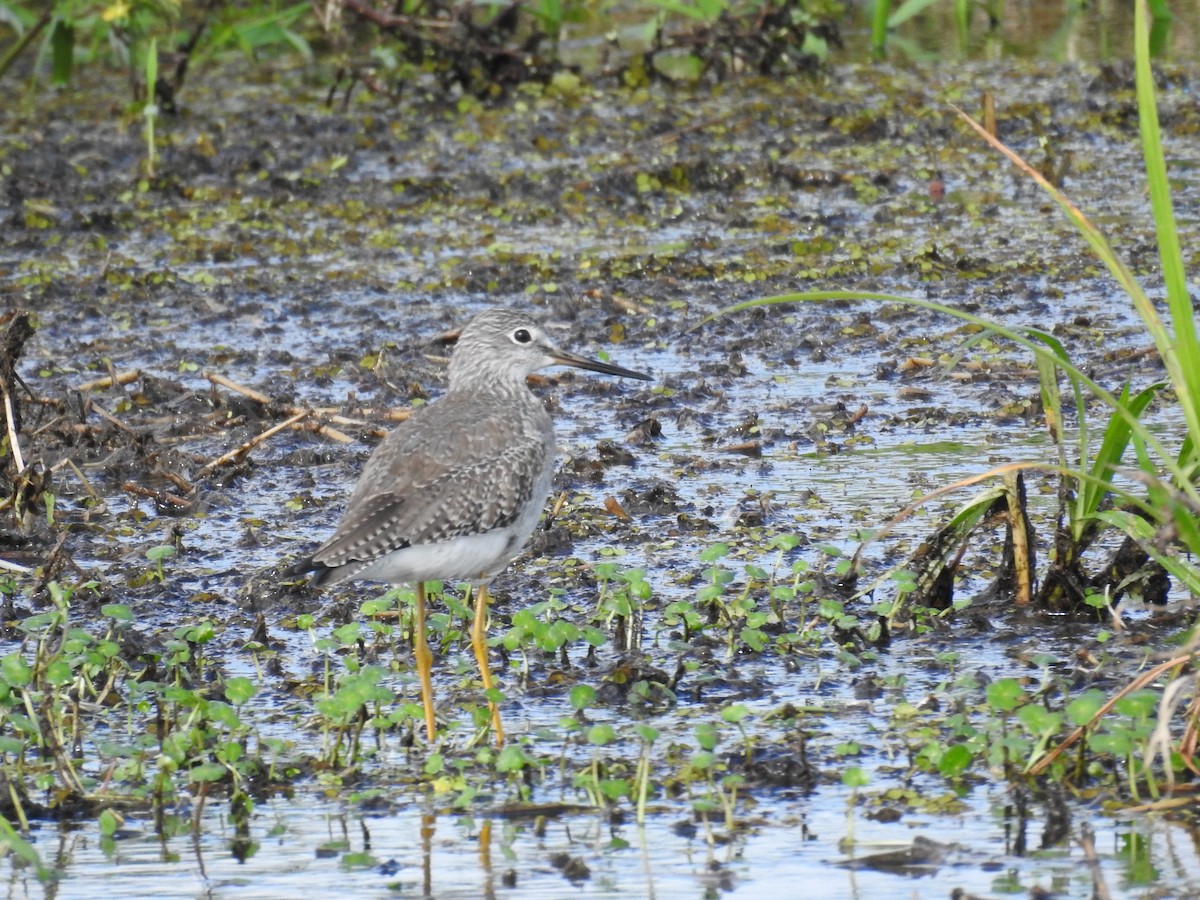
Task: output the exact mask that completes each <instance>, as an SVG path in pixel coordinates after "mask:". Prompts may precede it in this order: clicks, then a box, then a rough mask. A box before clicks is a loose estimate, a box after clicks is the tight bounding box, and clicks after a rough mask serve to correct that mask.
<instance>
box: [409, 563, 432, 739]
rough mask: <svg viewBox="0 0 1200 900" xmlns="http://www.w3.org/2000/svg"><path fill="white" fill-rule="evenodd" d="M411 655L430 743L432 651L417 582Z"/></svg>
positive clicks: (422, 589) (422, 592)
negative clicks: (426, 631) (415, 615)
mask: <svg viewBox="0 0 1200 900" xmlns="http://www.w3.org/2000/svg"><path fill="white" fill-rule="evenodd" d="M413 656H414V657H416V660H417V677H418V678H419V679H421V702H422V703H423V704H425V729H426V730H427V731H428V732H429V741H430V743H432V742H433V741H434V739H435V738H436V736H437V724H436V723H435V722H434V720H433V677H432V675H431V674H430V673H431V672H432V670H433V651H431V650H430V649H429V640H428V638H427V637H426V636H425V585H424V584H423V583H421V582H418V583H417V622H416V628H415V630H414V632H413Z"/></svg>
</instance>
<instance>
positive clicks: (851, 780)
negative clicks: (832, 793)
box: [842, 766, 871, 788]
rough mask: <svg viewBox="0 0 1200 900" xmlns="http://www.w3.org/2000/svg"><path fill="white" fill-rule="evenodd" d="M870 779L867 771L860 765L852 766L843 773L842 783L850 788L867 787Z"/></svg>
mask: <svg viewBox="0 0 1200 900" xmlns="http://www.w3.org/2000/svg"><path fill="white" fill-rule="evenodd" d="M870 781H871V779H869V778H868V777H867V773H866V772H865V771H863V770H862V768H861V767H859V766H851V767H850V768H848V769H847V770H846V771H845V772H843V773H842V784H844V785H845V786H846V787H848V788H860V787H866V786H867V785H868V784H870Z"/></svg>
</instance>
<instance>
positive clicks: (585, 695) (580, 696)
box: [571, 684, 596, 709]
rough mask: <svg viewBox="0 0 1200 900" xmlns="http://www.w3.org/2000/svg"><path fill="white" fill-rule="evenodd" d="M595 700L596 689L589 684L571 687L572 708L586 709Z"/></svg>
mask: <svg viewBox="0 0 1200 900" xmlns="http://www.w3.org/2000/svg"><path fill="white" fill-rule="evenodd" d="M595 702H596V689H595V688H594V687H592V686H591V685H590V684H577V685H575V687H573V688H571V706H572V708H574V709H587V708H588V707H589V706H591V705H592V704H593V703H595Z"/></svg>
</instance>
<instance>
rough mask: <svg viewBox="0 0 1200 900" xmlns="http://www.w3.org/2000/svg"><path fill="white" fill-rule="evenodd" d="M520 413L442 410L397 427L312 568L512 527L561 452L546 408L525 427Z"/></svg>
mask: <svg viewBox="0 0 1200 900" xmlns="http://www.w3.org/2000/svg"><path fill="white" fill-rule="evenodd" d="M531 408H532V407H531ZM514 413H515V410H513V409H512V408H511V407H509V406H500V405H498V404H496V403H492V402H484V401H469V400H468V401H464V402H459V403H450V404H447V403H445V402H441V403H435V404H432V405H431V406H429V407H427V408H425V409H424V410H422V411H421V412H420V413H419V414H418V415H416V416H414V417H413V418H412V419H410V420H409V421H407V422H404V423H402V424H401V425H399V426H398V427H397V428H396V429H395V430H394V431H393V432H392V433H391V434H389V435H388V436H387V437H386V438H385V439H384V441H383V443H382V444H380V445H379V446H378V447H377V448H376V449H375V452H374V453H373V454H372V455H371V458H370V460H368V461H367V465H366V467H365V468H364V469H363V473H362V476H361V478H360V479H359V482H358V485H357V487H356V488H355V490H354V494H353V495H352V496H351V498H350V502H349V503H348V504H347V506H346V512H345V514H344V515H343V517H342V522H341V524H340V525H339V526H338V528H337V531H336V532H334V534H333V536H332V537H331V538H330V539H329V540H328V541H326V542H325V543H324V544H323V545H321V547H320V548H318V549H317V551H316V552H315V553H314V554H313V557H312V559H313V562H316V563H320V564H321V565H323V566H327V567H330V568H336V567H338V566H345V565H348V564H352V563H356V562H360V563H361V562H369V561H371V560H374V559H377V558H379V557H380V556H383V555H384V554H387V553H390V552H392V551H393V550H399V549H402V548H404V547H409V546H414V545H419V544H430V543H437V542H440V541H448V540H451V539H453V538H456V537H462V536H464V535H471V534H482V533H484V532H487V531H491V530H493V529H496V528H503V527H505V526H507V525H510V524H512V522H514V521H515V520H516V519H517V517H518V516H519V515H520V513H521V510H522V508H523V507H524V505H525V504H526V503H528V502H530V500H531V493H532V491H533V489H534V486H535V485H536V483H537V482H538V481H539V478H538V475H539V474H540V473H541V472H542V470H543V468H544V467H545V466H546V465H548V464H549V460H550V458H551V457H552V454H553V451H554V438H553V432H552V431H551V429H550V427H549V421H550V420H549V416H548V415H547V414H546V413H545V411H544V410H543V409H542V408H541V406H540V405H538V406H537V408H536V416H535V418H534V419H533V420H530V421H526V422H524V427H520V426H519V425H518V424H517V422H516V421H515V420H514ZM516 418H518V419H519V418H520V417H516ZM418 421H419V423H420V426H419V429H418V428H416V427H414V426H416V424H417V422H418ZM514 429H516V430H515V431H514Z"/></svg>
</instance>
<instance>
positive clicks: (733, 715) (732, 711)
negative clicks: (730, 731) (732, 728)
mask: <svg viewBox="0 0 1200 900" xmlns="http://www.w3.org/2000/svg"><path fill="white" fill-rule="evenodd" d="M748 715H750V710H749V709H748V708H747V707H746V705H745V704H744V703H735V704H733V706H727V707H725V708H724V709H723V710H721V718H722V719H724V720H725V721H726V722H728V723H729V724H730V725H736V724H737V723H738V722H740V721H742V719H744V718H746V716H748Z"/></svg>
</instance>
